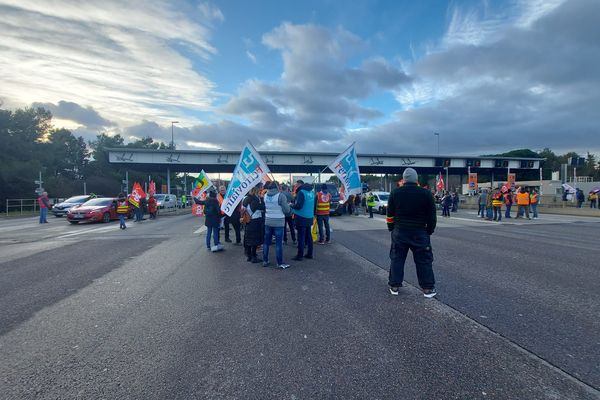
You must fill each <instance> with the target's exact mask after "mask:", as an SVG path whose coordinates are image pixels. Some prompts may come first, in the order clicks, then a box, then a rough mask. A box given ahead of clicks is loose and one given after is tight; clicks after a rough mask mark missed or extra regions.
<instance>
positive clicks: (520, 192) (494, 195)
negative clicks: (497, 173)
mask: <svg viewBox="0 0 600 400" xmlns="http://www.w3.org/2000/svg"><path fill="white" fill-rule="evenodd" d="M539 203H540V195H539V193H538V192H537V190H535V189H531V190H529V189H528V188H525V187H519V188H517V190H516V191H515V192H514V193H513V191H512V190H511V189H505V190H504V191H503V190H502V188H500V187H498V188H496V189H493V190H491V189H490V190H488V189H487V188H484V189H483V190H482V191H481V194H480V195H479V203H478V204H479V210H478V212H477V215H478V216H480V217H481V218H483V219H486V220H488V221H497V222H500V221H502V206H505V211H504V218H512V217H511V209H512V207H513V206H516V207H517V213H516V216H515V218H516V219H518V218H527V219H531V217H530V212H531V213H532V214H533V219H538V209H537V208H538V204H539Z"/></svg>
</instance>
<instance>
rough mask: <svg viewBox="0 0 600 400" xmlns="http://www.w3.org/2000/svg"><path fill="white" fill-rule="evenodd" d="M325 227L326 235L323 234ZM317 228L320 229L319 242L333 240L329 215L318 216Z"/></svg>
mask: <svg viewBox="0 0 600 400" xmlns="http://www.w3.org/2000/svg"><path fill="white" fill-rule="evenodd" d="M323 225H325V234H323ZM317 226H318V227H319V242H322V241H323V240H326V241H328V242H329V240H330V239H331V228H329V215H317Z"/></svg>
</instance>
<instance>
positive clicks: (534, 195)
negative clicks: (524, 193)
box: [529, 193, 538, 204]
mask: <svg viewBox="0 0 600 400" xmlns="http://www.w3.org/2000/svg"><path fill="white" fill-rule="evenodd" d="M529 199H530V201H531V204H537V202H538V194H537V193H532V194H531V195H530V196H529Z"/></svg>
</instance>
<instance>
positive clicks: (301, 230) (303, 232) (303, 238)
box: [297, 225, 313, 257]
mask: <svg viewBox="0 0 600 400" xmlns="http://www.w3.org/2000/svg"><path fill="white" fill-rule="evenodd" d="M311 226H312V225H310V226H304V225H297V228H298V254H297V256H298V257H303V256H304V244H307V245H308V251H307V252H306V255H307V256H310V257H312V255H313V241H312V237H310V228H311ZM307 235H308V237H307Z"/></svg>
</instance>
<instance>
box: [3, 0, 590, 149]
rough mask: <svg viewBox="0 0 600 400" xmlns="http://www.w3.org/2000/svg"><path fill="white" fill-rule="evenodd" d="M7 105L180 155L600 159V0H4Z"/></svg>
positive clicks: (89, 133)
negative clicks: (38, 108)
mask: <svg viewBox="0 0 600 400" xmlns="http://www.w3.org/2000/svg"><path fill="white" fill-rule="evenodd" d="M0 15H2V18H0V32H2V36H1V38H2V40H0V71H1V74H0V100H1V101H2V102H3V107H5V108H6V107H7V108H16V107H22V106H25V105H31V104H35V105H43V106H45V107H46V108H48V109H50V110H51V111H52V113H53V115H54V118H55V119H54V123H55V126H60V127H62V126H64V127H67V128H69V129H72V130H73V131H74V132H75V133H76V134H77V135H82V136H84V137H85V138H86V139H92V138H93V137H94V136H95V135H96V134H98V133H99V132H108V133H110V134H114V133H121V134H122V135H124V136H125V137H126V138H130V139H131V138H135V137H142V136H152V137H153V138H155V139H157V140H162V141H167V142H168V141H170V139H171V121H179V123H178V124H176V125H175V130H174V131H175V141H176V143H177V146H178V147H179V148H212V149H219V148H220V149H227V150H238V149H240V148H241V146H242V145H243V143H244V142H245V141H246V140H247V139H249V140H250V141H251V142H252V143H254V145H255V146H256V147H257V148H259V149H272V150H278V149H281V150H312V151H338V150H343V148H345V146H346V145H347V144H349V143H351V142H353V141H356V142H357V149H358V151H359V152H363V153H364V152H387V153H400V154H434V153H435V152H436V151H437V148H436V146H437V142H436V137H435V136H434V133H435V132H438V133H439V134H440V152H441V153H442V154H489V153H497V152H503V151H507V150H511V149H516V148H531V149H533V150H540V149H542V148H544V147H550V148H552V149H553V150H555V151H557V152H566V151H571V150H575V151H579V152H582V153H585V152H586V151H591V152H594V153H600V139H599V133H600V132H599V121H600V118H599V115H600V112H599V111H598V110H600V90H599V89H600V68H599V67H598V66H599V65H600V24H599V23H598V21H599V19H600V1H598V0H564V1H563V0H494V1H491V0H488V1H485V0H480V1H466V0H465V1H459V0H455V1H448V2H446V1H442V0H429V1H419V2H416V1H412V0H396V1H391V0H389V1H376V0H370V1H366V0H357V1H352V2H349V1H343V0H339V1H334V0H325V1H324V0H315V1H312V0H305V1H281V0H273V1H269V0H262V1H240V0H237V1H234V0H221V1H215V2H212V3H210V2H202V1H198V2H196V1H157V0H145V1H141V0H140V1H129V2H126V1H111V0H106V1H103V2H91V1H76V0H70V1H61V0H0Z"/></svg>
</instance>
